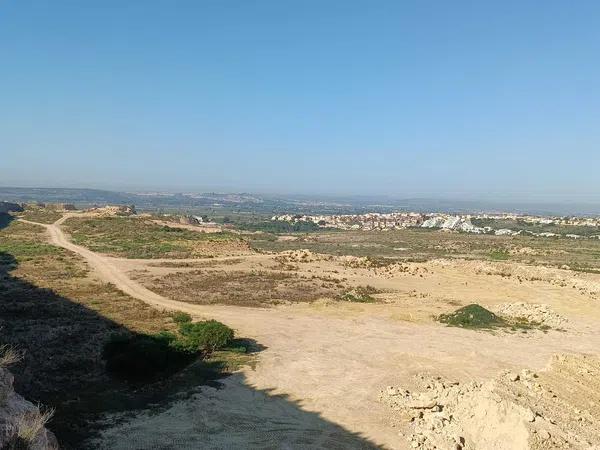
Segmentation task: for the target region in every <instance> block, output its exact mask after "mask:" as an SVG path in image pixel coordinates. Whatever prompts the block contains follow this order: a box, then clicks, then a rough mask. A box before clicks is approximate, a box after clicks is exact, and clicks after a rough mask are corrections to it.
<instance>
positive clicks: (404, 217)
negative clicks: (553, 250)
mask: <svg viewBox="0 0 600 450" xmlns="http://www.w3.org/2000/svg"><path fill="white" fill-rule="evenodd" d="M472 219H494V220H520V221H524V222H526V223H531V224H545V225H571V226H594V227H600V218H586V217H583V218H580V217H537V216H526V215H517V214H501V215H499V214H477V215H470V214H469V215H451V214H440V213H433V214H421V213H414V212H396V213H367V214H342V215H292V214H284V215H278V216H273V217H272V218H271V220H279V221H286V222H299V221H304V222H312V223H315V224H317V225H319V226H321V227H328V228H338V229H341V230H365V231H370V230H381V231H385V230H394V229H400V228H409V227H421V228H436V229H439V230H442V231H457V232H464V233H475V234H495V235H496V236H516V235H520V234H524V235H530V236H539V237H558V236H565V237H568V238H573V239H577V238H582V237H583V236H581V235H578V234H565V235H559V234H556V233H547V232H543V233H534V232H531V231H523V230H521V231H515V230H511V229H508V228H500V229H494V228H492V227H489V226H486V227H479V226H476V225H473V223H472V221H471V220H472ZM591 237H592V238H599V239H600V236H591Z"/></svg>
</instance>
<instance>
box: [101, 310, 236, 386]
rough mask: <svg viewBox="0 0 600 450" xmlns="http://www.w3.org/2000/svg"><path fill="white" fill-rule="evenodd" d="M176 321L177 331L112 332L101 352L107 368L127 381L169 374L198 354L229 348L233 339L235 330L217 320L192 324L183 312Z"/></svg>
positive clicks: (202, 354) (207, 353) (203, 354)
mask: <svg viewBox="0 0 600 450" xmlns="http://www.w3.org/2000/svg"><path fill="white" fill-rule="evenodd" d="M174 319H175V318H174ZM176 321H177V323H178V325H179V329H178V332H177V333H173V332H168V331H161V332H159V333H155V334H131V333H127V334H124V333H118V334H114V335H112V336H111V338H110V339H109V341H108V342H107V343H106V344H105V345H104V349H103V352H102V358H103V359H105V360H106V368H107V370H108V371H109V372H111V373H114V374H116V375H118V376H120V377H122V378H124V379H126V380H128V381H147V380H152V379H155V378H157V377H164V376H168V375H170V374H172V373H174V372H176V371H178V370H180V369H182V368H183V367H185V366H186V365H187V364H189V363H190V362H191V361H192V360H193V359H194V358H196V357H203V356H206V355H209V354H211V353H213V352H214V351H216V350H221V349H223V348H225V347H227V346H228V345H229V344H230V343H231V342H232V341H233V338H234V333H233V330H232V329H231V328H229V327H228V326H226V325H224V324H222V323H221V322H217V321H216V320H207V321H202V322H196V323H192V322H191V317H190V316H189V315H187V314H185V313H181V314H178V315H177V318H176Z"/></svg>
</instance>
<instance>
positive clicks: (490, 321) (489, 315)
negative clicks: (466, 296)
mask: <svg viewBox="0 0 600 450" xmlns="http://www.w3.org/2000/svg"><path fill="white" fill-rule="evenodd" d="M438 320H439V321H440V322H442V323H445V324H446V325H448V326H451V327H461V328H494V327H499V326H505V325H506V322H505V321H504V320H503V319H502V318H501V317H499V316H497V315H496V314H494V313H493V312H491V311H489V310H487V309H485V308H484V307H483V306H480V305H477V304H475V303H473V304H471V305H467V306H463V307H462V308H459V309H457V310H456V311H454V312H453V313H450V314H441V315H440V316H439V317H438Z"/></svg>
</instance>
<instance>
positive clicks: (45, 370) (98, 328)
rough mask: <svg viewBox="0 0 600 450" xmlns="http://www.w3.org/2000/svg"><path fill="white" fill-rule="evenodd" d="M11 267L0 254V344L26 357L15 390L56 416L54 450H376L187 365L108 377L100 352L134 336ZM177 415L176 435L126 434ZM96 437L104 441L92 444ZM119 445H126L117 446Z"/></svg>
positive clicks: (217, 372) (312, 416)
mask: <svg viewBox="0 0 600 450" xmlns="http://www.w3.org/2000/svg"><path fill="white" fill-rule="evenodd" d="M17 266H18V263H17V261H16V260H15V258H14V257H13V256H12V255H11V254H9V253H5V252H0V343H3V344H10V345H13V346H15V347H17V348H19V349H22V350H24V351H25V357H24V359H23V361H21V362H20V363H18V364H16V365H14V366H12V367H11V368H10V370H11V372H13V374H14V376H15V389H16V391H17V392H19V393H20V394H21V395H23V396H24V397H25V398H27V399H28V400H30V401H32V402H34V403H38V402H39V403H41V404H44V405H47V406H50V407H54V408H56V413H55V417H54V419H53V420H52V422H51V423H50V425H49V428H50V429H51V430H52V431H54V433H55V434H56V435H57V437H58V439H59V441H60V442H61V446H62V447H61V448H66V449H82V448H86V449H93V448H114V447H113V444H111V442H112V441H111V439H112V437H113V436H117V435H118V434H119V433H122V432H125V433H128V434H126V435H123V434H121V435H120V437H119V438H118V439H120V442H119V446H118V447H119V448H132V449H134V448H138V449H146V448H153V449H179V448H215V449H216V448H261V449H263V448H294V449H295V448H323V449H325V448H327V449H336V448H339V449H350V448H355V449H362V448H377V447H376V446H375V445H374V444H373V443H371V442H369V441H368V440H366V439H364V438H363V437H361V436H359V435H358V434H356V433H352V432H350V431H348V430H345V429H344V428H343V427H340V426H339V425H336V424H334V423H331V422H329V421H327V420H325V419H323V418H322V417H320V415H319V414H316V413H312V412H307V411H304V410H302V409H301V408H300V407H299V405H297V404H296V403H294V402H292V401H290V400H289V399H287V398H285V397H281V396H274V395H271V393H269V392H267V391H258V390H256V389H253V388H252V387H250V386H247V385H246V384H244V380H243V376H242V375H241V374H234V375H232V376H230V377H228V378H223V371H222V367H220V365H219V364H218V363H211V362H206V361H202V360H200V359H195V360H194V361H193V362H192V363H190V364H188V365H187V366H185V367H184V368H183V369H182V370H179V371H177V372H176V373H173V374H171V375H170V376H168V377H165V378H160V379H158V380H152V382H151V383H138V384H132V383H129V382H126V381H123V380H120V379H118V378H116V377H114V376H111V375H110V374H109V373H108V372H107V370H106V367H105V361H104V360H103V358H102V356H103V355H102V353H103V347H104V344H105V343H106V342H107V340H108V339H109V337H110V336H111V335H114V334H115V333H130V334H135V333H134V332H133V331H131V330H128V329H126V328H125V327H123V326H122V325H120V324H118V323H115V322H114V321H112V320H109V319H107V318H106V317H103V316H102V315H100V314H98V313H97V312H96V311H93V310H91V309H89V308H87V307H86V306H84V305H81V304H80V303H78V302H76V301H74V300H71V299H69V298H66V297H63V296H61V295H58V294H57V293H56V292H54V291H52V290H49V289H44V288H40V287H38V286H35V285H34V284H32V283H30V282H28V281H26V280H23V279H21V278H18V277H16V276H13V275H12V274H11V273H10V272H12V271H14V270H15V269H17ZM245 344H248V346H249V348H250V349H251V351H253V352H258V351H261V349H263V348H264V347H262V346H261V345H260V344H259V343H257V342H255V341H253V340H246V341H245ZM182 406H183V407H186V408H188V409H187V410H186V411H189V414H187V419H188V421H187V422H186V423H185V424H184V425H182V426H181V427H175V428H172V427H170V425H169V422H168V420H165V421H163V422H160V421H159V422H157V423H155V422H152V421H150V422H148V423H150V424H152V427H151V428H149V430H151V431H152V433H153V434H152V437H149V436H150V435H146V436H145V438H144V439H145V440H144V439H142V436H138V435H136V433H135V432H133V431H132V432H130V431H129V429H128V428H127V423H128V421H130V420H133V421H136V420H137V419H136V414H143V415H144V417H145V415H146V414H149V415H150V416H151V417H161V416H160V415H161V414H164V415H165V417H171V411H173V410H177V409H178V408H179V409H181V407H182ZM367 413H368V411H365V414H367ZM114 414H117V415H118V416H119V418H120V423H121V426H125V429H123V430H119V429H115V426H117V425H116V422H115V421H114V419H111V421H110V423H108V422H107V421H106V420H102V419H103V418H106V417H107V415H114ZM190 414H191V415H190ZM144 420H145V419H144ZM161 423H163V425H161ZM188 425H189V427H188ZM182 427H183V428H185V427H188V428H185V433H184V434H182V433H179V432H178V430H181V429H182ZM100 430H104V432H105V435H104V436H105V437H104V439H103V440H102V441H97V440H95V438H97V437H98V436H99V435H98V434H97V433H98V432H99V431H100ZM111 430H116V431H115V433H117V434H111V433H112V431H111ZM125 439H127V440H129V441H130V444H131V445H128V446H127V447H125V446H123V440H125ZM148 439H150V441H148ZM115 442H116V441H115Z"/></svg>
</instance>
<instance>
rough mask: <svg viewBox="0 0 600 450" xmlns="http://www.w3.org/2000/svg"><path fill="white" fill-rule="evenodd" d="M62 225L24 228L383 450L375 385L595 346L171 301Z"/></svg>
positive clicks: (260, 386)
mask: <svg viewBox="0 0 600 450" xmlns="http://www.w3.org/2000/svg"><path fill="white" fill-rule="evenodd" d="M68 217H70V215H69V214H67V215H66V216H65V217H63V218H62V219H60V220H59V221H57V222H55V223H54V224H50V225H45V224H38V223H34V222H29V223H34V224H36V225H40V226H44V227H45V228H46V229H47V230H48V232H49V234H50V238H51V242H52V243H53V244H55V245H58V246H60V247H63V248H65V249H67V250H70V251H72V252H75V253H77V254H79V255H81V256H82V257H84V258H85V259H86V260H87V261H88V263H89V264H90V266H91V267H92V268H93V269H94V270H95V272H96V273H97V275H98V276H99V277H101V278H102V279H103V280H104V281H107V282H110V283H112V284H114V285H115V286H117V287H118V288H119V289H121V290H122V291H123V292H125V293H127V294H129V295H131V296H132V297H135V298H137V299H139V300H141V301H143V302H146V303H148V304H150V305H152V306H155V307H157V308H162V309H170V310H180V311H185V312H187V313H189V314H191V315H193V316H196V317H210V318H215V319H217V320H221V321H223V322H225V323H227V324H228V325H230V326H232V327H233V328H235V329H236V330H237V332H238V334H239V335H243V336H247V337H252V338H254V339H256V340H257V341H258V342H259V343H260V344H262V345H264V346H266V347H267V348H266V350H264V351H262V352H261V353H260V359H259V364H258V366H257V367H256V369H255V370H250V369H248V370H245V371H244V378H245V380H244V384H245V386H250V387H251V388H252V389H254V390H261V391H267V390H269V391H270V390H272V392H271V394H284V395H288V396H289V397H290V399H291V400H293V401H298V402H299V403H300V404H301V407H302V409H303V410H306V411H314V412H317V413H319V414H320V416H321V417H323V418H324V419H326V420H329V421H331V422H333V423H336V424H339V425H341V426H343V427H344V428H346V429H348V430H352V431H354V432H359V433H360V434H361V435H363V436H365V437H368V438H369V439H371V440H372V441H373V442H376V443H377V444H379V445H382V446H385V447H386V448H398V449H403V448H408V442H407V441H406V439H405V438H402V437H398V434H397V431H395V430H394V429H393V428H391V427H390V425H389V424H390V419H389V411H388V409H387V407H386V406H385V405H382V404H381V403H380V402H379V401H378V399H377V397H378V393H379V390H380V389H381V388H382V387H383V386H386V385H394V384H400V383H402V382H404V381H405V380H409V379H411V377H412V375H414V374H415V373H416V372H420V371H432V372H434V373H436V374H440V375H443V376H446V377H449V378H452V379H458V380H461V381H468V380H473V379H479V380H481V379H486V378H491V377H494V376H496V375H497V374H498V373H499V372H500V371H501V370H502V369H506V368H510V369H518V370H520V369H522V368H523V367H528V368H532V369H534V370H539V369H541V368H543V367H544V366H546V364H547V362H548V361H549V360H550V358H551V356H552V355H553V354H555V353H573V352H577V353H594V354H596V353H597V349H598V348H600V330H599V329H598V328H597V327H591V328H589V329H586V331H581V332H577V333H559V332H550V333H548V334H547V335H543V334H539V335H534V336H531V337H529V338H523V337H522V336H519V335H518V334H497V335H493V334H489V333H477V332H472V331H468V330H462V329H457V328H446V327H442V326H439V325H436V324H432V323H420V324H418V323H410V322H406V321H401V320H397V319H394V318H393V317H394V315H399V314H400V313H403V312H404V310H405V309H406V305H405V304H396V305H356V304H351V305H336V306H335V308H334V307H332V308H319V307H318V306H311V305H298V306H289V307H277V308H248V307H237V306H213V305H210V306H207V305H194V304H189V303H185V302H179V301H176V300H172V299H168V298H165V297H163V296H160V295H158V294H156V293H154V292H152V291H150V290H149V289H147V288H145V287H144V286H142V285H141V284H139V283H138V282H136V281H134V280H131V279H130V278H129V277H128V275H127V274H126V273H125V272H124V268H123V264H122V262H119V260H118V259H117V258H111V257H107V256H103V255H99V254H97V253H94V252H92V251H90V250H88V249H86V248H84V247H81V246H79V245H76V244H73V243H72V242H70V241H69V239H68V238H67V236H66V235H65V233H64V232H63V230H62V229H61V226H60V225H61V224H62V223H63V222H64V220H66V219H67V218H68ZM249 257H250V258H252V257H253V256H249ZM257 257H263V256H262V255H259V256H257ZM244 258H248V256H245V257H244ZM415 282H416V281H415ZM234 388H235V387H231V389H230V390H229V391H228V392H229V394H227V395H233V392H234V391H233V389H234ZM239 398H240V399H241V398H243V395H240V397H239ZM252 398H253V397H252ZM248 408H249V411H250V412H249V414H250V415H252V414H253V415H256V416H260V415H261V414H267V412H266V411H265V412H261V411H260V407H258V406H257V405H256V404H254V403H250V405H249V407H248ZM263 419H264V420H269V418H268V417H266V416H265V417H264V418H263ZM185 420H188V421H189V420H190V418H188V417H186V416H182V417H179V416H178V417H177V421H178V423H179V422H181V421H185ZM132 423H134V424H135V426H136V427H140V428H139V429H144V430H146V432H152V429H150V428H148V429H146V428H143V427H144V425H143V423H144V421H143V420H140V421H138V422H136V421H133V422H132ZM132 426H133V425H132ZM122 431H124V432H125V431H126V430H125V429H124V430H122ZM120 435H121V436H122V433H121V434H120ZM348 448H350V447H348Z"/></svg>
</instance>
